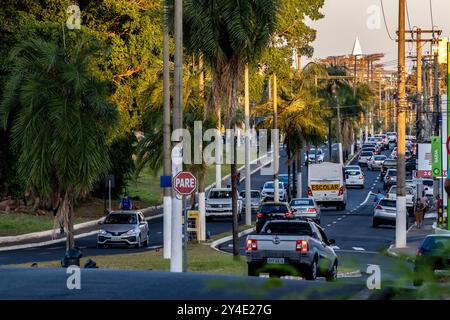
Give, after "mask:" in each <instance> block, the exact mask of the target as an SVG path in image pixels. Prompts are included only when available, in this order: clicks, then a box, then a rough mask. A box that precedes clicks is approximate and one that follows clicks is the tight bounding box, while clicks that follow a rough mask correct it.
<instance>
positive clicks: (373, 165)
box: [367, 155, 386, 171]
mask: <svg viewBox="0 0 450 320" xmlns="http://www.w3.org/2000/svg"><path fill="white" fill-rule="evenodd" d="M385 160H386V156H385V155H380V156H372V158H370V159H369V161H368V162H367V169H368V170H370V171H373V170H380V171H381V167H382V166H383V162H384V161H385Z"/></svg>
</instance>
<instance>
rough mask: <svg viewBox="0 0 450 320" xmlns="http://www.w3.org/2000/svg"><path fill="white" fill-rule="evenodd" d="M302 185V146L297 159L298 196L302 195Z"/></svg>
mask: <svg viewBox="0 0 450 320" xmlns="http://www.w3.org/2000/svg"><path fill="white" fill-rule="evenodd" d="M302 187H303V185H302V148H300V150H299V152H298V159H297V198H301V197H302Z"/></svg>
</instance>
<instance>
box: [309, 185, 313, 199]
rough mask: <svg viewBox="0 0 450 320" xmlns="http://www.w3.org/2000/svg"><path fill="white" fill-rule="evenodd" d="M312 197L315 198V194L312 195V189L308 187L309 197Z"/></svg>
mask: <svg viewBox="0 0 450 320" xmlns="http://www.w3.org/2000/svg"><path fill="white" fill-rule="evenodd" d="M312 196H313V194H312V190H311V187H308V197H312Z"/></svg>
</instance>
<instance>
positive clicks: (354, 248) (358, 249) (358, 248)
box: [352, 247, 366, 251]
mask: <svg viewBox="0 0 450 320" xmlns="http://www.w3.org/2000/svg"><path fill="white" fill-rule="evenodd" d="M352 249H353V250H355V251H366V249H364V248H361V247H352Z"/></svg>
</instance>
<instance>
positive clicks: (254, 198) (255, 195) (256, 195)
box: [239, 190, 262, 212]
mask: <svg viewBox="0 0 450 320" xmlns="http://www.w3.org/2000/svg"><path fill="white" fill-rule="evenodd" d="M239 196H241V197H242V207H243V210H245V190H244V191H241V192H239ZM261 203H262V199H261V193H260V192H259V190H250V205H251V208H252V212H257V211H258V210H259V207H260V206H261Z"/></svg>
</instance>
